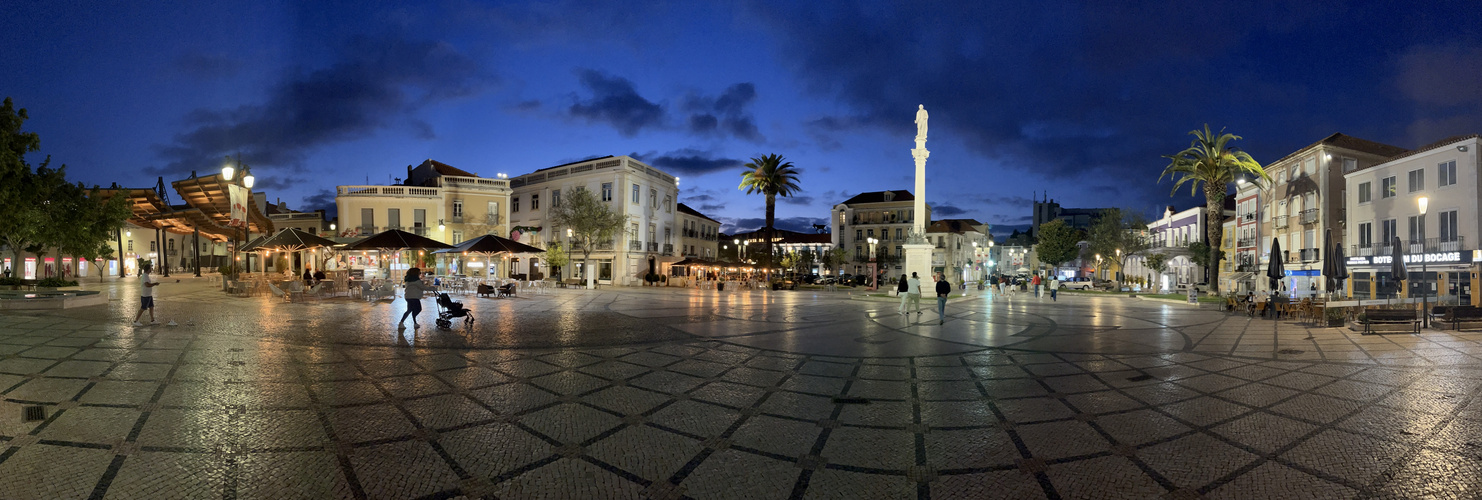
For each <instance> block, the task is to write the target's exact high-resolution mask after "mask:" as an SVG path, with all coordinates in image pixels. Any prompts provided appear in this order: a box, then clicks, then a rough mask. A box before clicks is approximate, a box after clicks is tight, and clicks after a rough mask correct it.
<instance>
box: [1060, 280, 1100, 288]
mask: <svg viewBox="0 0 1482 500" xmlns="http://www.w3.org/2000/svg"><path fill="white" fill-rule="evenodd" d="M1091 285H1092V283H1091V282H1090V281H1061V282H1060V289H1061V290H1090V289H1091V288H1092V287H1091Z"/></svg>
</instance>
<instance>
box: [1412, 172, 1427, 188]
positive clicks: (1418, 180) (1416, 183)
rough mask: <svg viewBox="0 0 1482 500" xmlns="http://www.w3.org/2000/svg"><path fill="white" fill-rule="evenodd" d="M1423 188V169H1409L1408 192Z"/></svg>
mask: <svg viewBox="0 0 1482 500" xmlns="http://www.w3.org/2000/svg"><path fill="white" fill-rule="evenodd" d="M1422 189H1425V170H1423V169H1415V170H1411V171H1410V192H1412V193H1414V192H1416V191H1420V190H1422Z"/></svg>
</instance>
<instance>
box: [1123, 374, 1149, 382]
mask: <svg viewBox="0 0 1482 500" xmlns="http://www.w3.org/2000/svg"><path fill="white" fill-rule="evenodd" d="M1152 379H1153V376H1152V375H1138V376H1136V377H1127V380H1128V381H1129V382H1142V381H1145V380H1152Z"/></svg>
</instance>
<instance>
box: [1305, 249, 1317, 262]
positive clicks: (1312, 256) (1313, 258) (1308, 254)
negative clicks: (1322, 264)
mask: <svg viewBox="0 0 1482 500" xmlns="http://www.w3.org/2000/svg"><path fill="white" fill-rule="evenodd" d="M1300 257H1301V259H1302V262H1317V261H1319V260H1322V252H1321V251H1319V249H1316V248H1303V249H1302V252H1301V255H1300Z"/></svg>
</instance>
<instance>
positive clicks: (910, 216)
mask: <svg viewBox="0 0 1482 500" xmlns="http://www.w3.org/2000/svg"><path fill="white" fill-rule="evenodd" d="M915 203H916V197H915V196H912V195H911V192H910V191H906V190H894V191H873V192H868V193H860V194H857V195H854V196H853V197H851V198H849V199H848V200H845V201H844V202H843V203H839V204H837V205H834V208H833V210H832V211H831V212H830V216H829V224H830V226H831V231H830V234H831V235H832V236H831V238H830V240H829V241H830V242H831V243H832V244H833V245H834V246H835V247H838V248H843V249H845V250H848V251H849V252H850V253H849V260H848V263H846V264H842V265H840V266H839V267H838V269H832V270H830V271H831V272H833V273H841V274H843V273H847V274H861V273H866V274H867V272H868V269H869V262H868V259H869V245H870V244H869V240H870V239H871V238H874V239H876V240H879V242H878V243H877V244H876V256H877V258H878V257H879V256H881V255H884V256H885V259H886V260H890V261H892V262H894V263H895V264H893V265H892V267H894V269H890V270H889V271H892V272H893V271H899V270H901V269H902V268H904V265H905V263H904V262H903V261H904V259H905V255H906V254H905V248H904V247H905V244H906V238H907V236H909V233H910V232H911V225H912V223H913V221H915V217H916V216H918V215H919V216H921V217H927V220H928V221H929V220H931V219H930V217H931V206H930V205H927V207H926V213H925V214H916V213H915V211H916V210H915V208H916V207H915ZM860 256H863V257H864V259H865V260H858V257H860Z"/></svg>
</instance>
